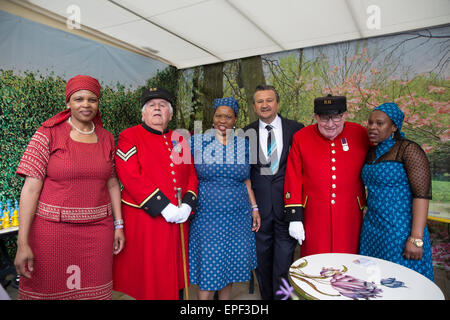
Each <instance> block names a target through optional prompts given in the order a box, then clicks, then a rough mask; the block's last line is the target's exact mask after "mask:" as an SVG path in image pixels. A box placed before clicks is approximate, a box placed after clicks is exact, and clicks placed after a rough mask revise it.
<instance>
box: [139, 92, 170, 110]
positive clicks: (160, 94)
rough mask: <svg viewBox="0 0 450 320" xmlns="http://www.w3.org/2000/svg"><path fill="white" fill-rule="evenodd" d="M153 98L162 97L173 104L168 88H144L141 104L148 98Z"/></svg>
mask: <svg viewBox="0 0 450 320" xmlns="http://www.w3.org/2000/svg"><path fill="white" fill-rule="evenodd" d="M155 98H159V99H164V100H166V101H168V102H170V104H171V105H172V106H173V96H172V94H171V93H170V92H169V90H167V89H165V88H149V89H144V91H143V92H142V96H141V106H143V105H144V104H145V103H146V102H147V101H148V100H150V99H155Z"/></svg>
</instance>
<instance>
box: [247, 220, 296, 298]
mask: <svg viewBox="0 0 450 320" xmlns="http://www.w3.org/2000/svg"><path fill="white" fill-rule="evenodd" d="M255 240H256V255H257V260H258V267H257V268H256V278H257V279H258V284H259V290H260V292H261V298H262V299H263V300H274V299H276V300H278V299H281V298H282V297H283V296H277V295H276V291H278V290H279V289H280V286H281V284H282V282H281V278H284V279H286V280H288V272H289V267H290V265H291V264H292V262H293V261H294V251H295V248H296V246H297V243H298V242H297V240H295V239H294V238H292V237H291V236H290V235H289V223H287V222H284V221H282V220H281V219H279V218H277V217H275V214H274V213H273V211H272V212H270V214H268V215H267V216H261V227H260V229H259V231H258V232H256V234H255Z"/></svg>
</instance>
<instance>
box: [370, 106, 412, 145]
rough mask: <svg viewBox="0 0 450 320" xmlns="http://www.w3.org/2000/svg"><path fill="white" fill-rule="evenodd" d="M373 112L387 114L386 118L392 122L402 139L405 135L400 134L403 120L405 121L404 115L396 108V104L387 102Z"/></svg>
mask: <svg viewBox="0 0 450 320" xmlns="http://www.w3.org/2000/svg"><path fill="white" fill-rule="evenodd" d="M375 110H380V111H383V112H384V113H386V114H387V116H388V117H389V118H390V119H391V120H392V122H393V123H394V124H395V126H396V127H397V130H398V132H399V133H400V135H401V136H402V137H403V138H404V137H405V134H404V133H403V132H401V130H402V125H403V119H405V114H404V113H403V112H402V110H400V108H399V107H398V106H397V104H395V103H393V102H387V103H383V104H381V105H379V106H378V107H376V108H375Z"/></svg>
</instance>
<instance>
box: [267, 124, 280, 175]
mask: <svg viewBox="0 0 450 320" xmlns="http://www.w3.org/2000/svg"><path fill="white" fill-rule="evenodd" d="M266 129H267V131H268V132H267V159H268V160H269V163H270V171H272V174H275V173H276V172H277V171H278V155H277V141H276V139H275V132H274V130H273V128H272V126H271V125H267V126H266Z"/></svg>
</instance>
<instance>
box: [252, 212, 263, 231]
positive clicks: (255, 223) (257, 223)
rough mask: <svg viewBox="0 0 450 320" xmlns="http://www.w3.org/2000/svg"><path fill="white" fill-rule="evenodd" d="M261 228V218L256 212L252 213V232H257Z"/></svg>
mask: <svg viewBox="0 0 450 320" xmlns="http://www.w3.org/2000/svg"><path fill="white" fill-rule="evenodd" d="M260 227H261V216H260V215H259V212H258V211H257V210H253V211H252V231H254V232H258V230H259V228H260Z"/></svg>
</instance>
